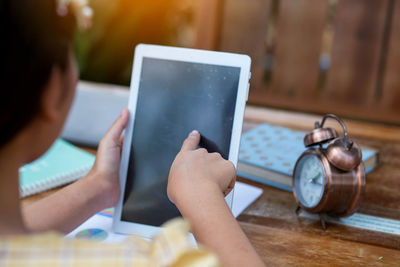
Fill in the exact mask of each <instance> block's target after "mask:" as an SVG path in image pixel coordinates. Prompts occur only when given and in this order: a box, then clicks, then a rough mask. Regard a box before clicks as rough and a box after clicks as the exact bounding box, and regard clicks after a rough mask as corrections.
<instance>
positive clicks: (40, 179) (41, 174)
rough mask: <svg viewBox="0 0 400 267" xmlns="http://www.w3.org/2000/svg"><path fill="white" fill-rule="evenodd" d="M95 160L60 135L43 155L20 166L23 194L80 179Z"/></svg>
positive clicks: (21, 191) (20, 182) (20, 181)
mask: <svg viewBox="0 0 400 267" xmlns="http://www.w3.org/2000/svg"><path fill="white" fill-rule="evenodd" d="M94 160H95V156H94V155H92V154H90V153H87V152H86V151H83V150H82V149H79V148H77V147H76V146H74V145H72V144H70V143H68V142H67V141H64V140H63V139H57V140H56V142H55V143H54V144H53V146H52V147H51V148H50V149H49V150H48V151H47V152H46V153H45V154H44V155H43V156H42V157H40V158H39V159H37V160H36V161H34V162H32V163H29V164H27V165H24V166H22V167H21V168H20V170H19V177H20V178H19V185H20V196H21V197H26V196H29V195H32V194H36V193H39V192H42V191H45V190H49V189H52V188H55V187H58V186H61V185H64V184H67V183H71V182H73V181H75V180H78V179H79V178H82V177H83V176H85V175H86V174H87V173H88V172H89V170H90V169H91V167H92V166H93V163H94Z"/></svg>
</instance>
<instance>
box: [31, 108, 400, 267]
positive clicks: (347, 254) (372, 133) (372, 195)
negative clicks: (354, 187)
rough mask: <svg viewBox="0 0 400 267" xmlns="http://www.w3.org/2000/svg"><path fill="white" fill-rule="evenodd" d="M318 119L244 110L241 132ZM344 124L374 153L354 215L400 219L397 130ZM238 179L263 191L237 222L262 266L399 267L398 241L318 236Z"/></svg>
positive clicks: (291, 210)
mask: <svg viewBox="0 0 400 267" xmlns="http://www.w3.org/2000/svg"><path fill="white" fill-rule="evenodd" d="M320 118H321V117H320V116H310V115H306V114H299V113H291V112H284V111H277V110H271V109H265V108H256V107H248V108H247V110H246V115H245V123H244V127H243V130H244V131H246V130H248V129H250V128H252V127H254V126H256V125H257V124H258V123H260V122H270V123H273V124H279V125H283V126H287V127H292V128H295V129H300V130H310V129H311V128H312V127H313V123H314V121H315V120H320ZM346 123H347V126H348V128H349V134H350V137H353V139H354V140H355V141H357V142H358V143H360V144H364V145H368V146H371V147H374V148H377V149H378V150H379V152H380V165H379V167H378V168H377V169H375V170H374V171H373V172H372V173H371V174H369V175H368V176H367V184H366V193H365V196H364V199H363V201H362V203H361V207H360V210H359V212H361V213H364V214H370V215H375V216H381V217H385V218H392V219H396V220H400V127H392V126H386V125H379V124H373V123H362V122H356V121H348V120H347V121H346ZM238 179H239V180H240V181H242V182H246V183H249V184H252V185H255V186H258V187H261V188H262V189H263V190H264V192H263V194H262V195H261V197H260V198H259V199H258V200H256V201H255V202H254V203H253V204H252V205H251V206H250V207H248V208H247V209H246V210H245V211H244V212H243V213H242V214H241V215H240V216H239V217H238V221H239V223H240V225H241V226H242V228H243V230H244V231H245V233H246V234H247V236H248V237H249V239H250V241H251V243H252V244H253V245H254V247H255V248H256V250H257V251H258V253H259V254H260V255H261V257H262V258H263V260H264V261H265V263H266V264H267V265H268V266H271V265H272V266H286V265H290V266H311V265H312V266H328V265H335V266H400V236H395V235H390V234H383V233H378V232H373V231H367V230H361V229H356V228H351V227H346V226H342V225H335V224H328V229H327V230H326V231H324V230H322V228H321V225H320V223H319V221H314V220H312V219H308V218H304V217H298V216H297V215H296V214H295V209H296V203H295V200H294V198H293V195H292V193H290V192H286V191H282V190H279V189H275V188H272V187H269V186H265V185H261V184H258V183H255V182H251V181H247V180H244V179H242V178H238ZM51 192H54V190H53V191H50V193H51ZM50 193H49V192H47V193H43V194H39V195H36V196H33V197H30V198H27V199H25V200H24V202H25V203H27V202H31V201H33V200H36V199H38V198H41V197H43V196H45V195H48V194H50Z"/></svg>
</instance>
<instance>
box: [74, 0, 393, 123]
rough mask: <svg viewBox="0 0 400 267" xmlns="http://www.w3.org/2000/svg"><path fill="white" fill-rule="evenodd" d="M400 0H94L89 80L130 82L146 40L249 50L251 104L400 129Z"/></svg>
mask: <svg viewBox="0 0 400 267" xmlns="http://www.w3.org/2000/svg"><path fill="white" fill-rule="evenodd" d="M399 1H400V0H152V1H145V0H114V1H107V0H91V5H92V7H93V8H94V14H95V16H94V27H93V28H92V29H90V31H88V32H84V33H78V34H77V38H76V51H77V57H78V61H79V65H80V69H81V79H82V80H89V81H96V82H101V83H112V84H120V85H129V82H130V75H131V67H132V58H133V51H134V47H135V46H136V44H138V43H149V44H162V45H172V46H181V47H193V48H200V49H209V50H217V51H227V52H235V53H244V54H248V55H250V56H251V58H252V73H253V76H252V80H251V90H250V96H249V103H250V104H253V105H259V106H268V107H275V108H281V109H287V110H296V111H305V112H312V113H318V114H322V113H327V112H330V113H336V114H338V115H340V116H343V117H347V118H353V119H360V120H367V121H376V122H381V123H387V124H397V125H400V90H399V86H400V78H399V77H400V75H399V72H400V2H399Z"/></svg>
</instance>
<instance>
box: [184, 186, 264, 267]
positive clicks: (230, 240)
mask: <svg viewBox="0 0 400 267" xmlns="http://www.w3.org/2000/svg"><path fill="white" fill-rule="evenodd" d="M180 210H181V213H182V215H183V216H184V217H185V218H186V219H187V220H188V221H189V222H190V223H191V225H192V231H193V234H194V236H195V237H196V240H197V241H198V242H200V243H201V244H204V245H205V246H207V247H208V248H210V249H211V250H213V251H214V252H215V253H217V255H218V256H219V258H220V260H221V262H222V264H223V266H264V263H263V262H262V261H261V259H260V258H259V256H258V255H257V253H256V251H255V250H254V248H253V247H252V245H251V244H250V242H249V240H248V239H247V237H246V235H245V234H244V233H243V231H242V229H241V228H240V226H239V224H238V223H237V221H236V219H235V218H234V217H233V215H232V213H231V211H230V210H229V207H228V206H227V204H226V202H225V199H224V197H223V195H222V194H221V192H220V191H218V189H215V192H209V194H207V196H203V197H202V198H201V200H200V201H191V202H190V205H188V203H185V205H184V206H180Z"/></svg>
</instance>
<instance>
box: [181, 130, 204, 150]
mask: <svg viewBox="0 0 400 267" xmlns="http://www.w3.org/2000/svg"><path fill="white" fill-rule="evenodd" d="M199 142H200V133H199V132H198V131H196V130H194V131H192V132H191V133H190V134H189V136H188V137H187V138H186V139H185V141H183V145H182V148H181V151H189V150H195V149H196V148H197V146H198V145H199Z"/></svg>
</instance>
